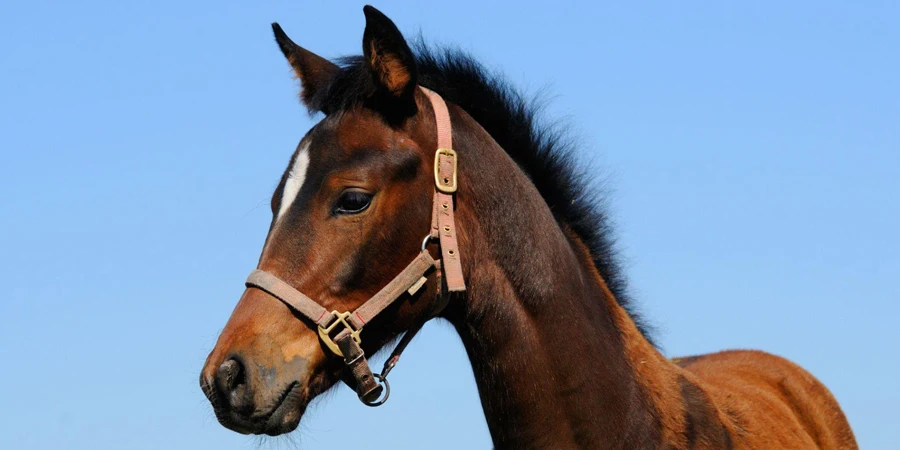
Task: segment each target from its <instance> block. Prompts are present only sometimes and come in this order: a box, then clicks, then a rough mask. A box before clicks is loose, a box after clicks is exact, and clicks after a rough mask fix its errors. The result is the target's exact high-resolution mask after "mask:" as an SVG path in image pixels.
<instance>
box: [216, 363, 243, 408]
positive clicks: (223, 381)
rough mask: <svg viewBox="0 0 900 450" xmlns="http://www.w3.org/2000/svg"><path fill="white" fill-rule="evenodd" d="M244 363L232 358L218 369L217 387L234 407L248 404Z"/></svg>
mask: <svg viewBox="0 0 900 450" xmlns="http://www.w3.org/2000/svg"><path fill="white" fill-rule="evenodd" d="M246 372H247V371H246V370H245V369H244V365H243V364H241V362H240V361H238V360H236V359H234V358H231V359H228V360H227V361H225V362H223V363H222V365H220V366H219V369H218V370H216V388H218V390H219V392H221V393H222V394H224V397H225V398H226V399H227V400H228V404H229V405H231V407H232V408H235V409H241V407H242V406H246V405H245V403H247V402H246V397H247V375H246Z"/></svg>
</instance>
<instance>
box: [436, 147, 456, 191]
mask: <svg viewBox="0 0 900 450" xmlns="http://www.w3.org/2000/svg"><path fill="white" fill-rule="evenodd" d="M441 155H444V156H447V157H449V158H451V159H452V161H453V174H452V175H451V176H450V177H442V176H441ZM434 185H435V186H437V190H439V191H441V192H443V193H445V194H452V193H454V192H456V152H455V151H453V149H452V148H439V149H437V151H436V152H434Z"/></svg>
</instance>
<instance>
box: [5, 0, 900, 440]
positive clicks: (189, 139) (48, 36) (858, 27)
mask: <svg viewBox="0 0 900 450" xmlns="http://www.w3.org/2000/svg"><path fill="white" fill-rule="evenodd" d="M314 3H315V4H314ZM641 3H642V4H641V5H637V4H635V3H634V2H602V1H601V2H598V1H587V2H577V3H569V2H553V3H552V5H553V6H552V7H548V6H546V4H543V3H538V2H530V1H525V2H487V1H484V0H479V1H468V0H454V1H452V2H451V1H445V2H431V4H429V5H428V6H423V5H422V4H421V3H419V2H417V3H413V2H409V3H403V2H397V1H386V2H382V3H377V4H375V6H376V7H378V8H379V9H381V10H382V11H383V12H385V13H386V14H387V15H388V16H389V17H391V18H392V19H394V20H395V22H396V23H397V24H398V26H399V27H400V29H401V30H402V31H404V32H405V33H406V34H407V36H410V35H414V34H415V33H417V32H418V31H419V30H421V32H422V33H423V34H424V35H425V36H426V37H427V38H432V39H433V40H436V41H438V42H443V43H454V44H458V45H459V46H461V47H462V48H463V49H466V50H469V51H471V52H473V53H474V54H475V55H477V56H478V57H479V58H480V59H481V60H482V61H484V62H485V63H487V64H488V65H489V66H490V67H492V68H495V69H497V70H502V71H504V72H505V73H507V74H508V76H509V77H510V78H511V79H512V80H513V81H514V82H515V83H517V84H518V85H520V86H522V87H525V88H527V89H528V90H529V91H531V92H535V91H537V90H540V89H542V88H546V90H547V92H548V93H550V95H551V98H552V102H551V103H550V106H549V107H548V109H547V117H548V118H549V119H551V120H558V121H561V122H562V123H564V124H566V125H567V126H569V127H571V129H572V132H574V133H576V134H577V135H578V136H579V137H580V139H581V141H582V142H583V146H582V147H581V151H580V153H579V156H580V157H581V158H582V159H583V160H584V161H585V162H592V163H594V164H596V165H597V166H599V167H603V171H602V172H601V171H598V172H597V173H598V177H605V178H606V179H607V180H608V184H609V185H610V186H612V187H613V188H614V195H613V197H612V206H613V209H614V213H613V216H614V217H615V218H616V221H617V223H618V228H619V236H620V243H621V247H622V250H623V253H624V254H625V255H626V256H627V258H628V273H629V275H630V279H631V283H632V286H633V288H634V289H633V290H634V296H635V297H636V298H637V299H638V301H639V302H640V303H641V305H642V309H643V310H644V312H645V313H646V315H647V316H648V317H649V318H650V319H651V320H652V322H653V323H655V324H656V325H657V327H658V329H659V332H658V341H659V342H660V343H661V344H662V346H663V348H664V350H665V352H666V354H667V355H670V356H678V355H687V354H696V353H703V352H710V351H715V350H719V349H726V348H759V349H764V350H768V351H770V352H774V353H777V354H780V355H783V356H786V357H788V358H790V359H792V360H794V361H796V362H798V363H800V364H801V365H803V366H804V367H806V368H807V369H809V370H810V371H811V372H812V373H813V374H815V375H816V376H818V377H819V378H820V379H821V380H822V381H824V382H825V384H826V385H827V386H828V387H829V388H830V389H831V390H832V391H833V392H834V394H835V395H836V396H837V398H838V400H839V401H840V402H841V404H842V405H843V407H844V410H845V411H846V413H847V415H848V416H849V419H850V422H851V424H852V425H853V427H854V429H855V431H856V434H857V437H858V439H859V442H860V444H862V447H863V448H866V449H896V448H897V447H896V445H897V444H896V434H897V430H898V426H900V422H898V420H897V404H898V403H900V388H898V385H897V379H898V374H900V360H898V358H897V352H898V350H897V347H898V344H900V325H898V319H900V317H898V316H900V257H898V254H900V237H898V235H900V233H898V230H900V208H898V196H900V177H898V169H900V132H898V129H900V128H898V125H900V84H898V80H900V58H898V54H897V51H898V50H897V48H898V44H900V6H898V4H897V3H896V2H890V1H869V2H834V1H823V0H818V1H805V2H801V1H797V2H781V1H778V2H775V1H765V2H740V3H741V4H740V5H738V4H737V3H738V2H719V1H708V2H707V1H700V2H688V3H685V2H668V1H663V2H654V3H653V4H647V3H646V2H641ZM272 21H279V22H280V23H281V24H282V25H283V26H284V28H285V30H286V31H287V32H288V34H289V35H290V36H291V37H292V38H293V39H294V40H295V41H297V42H298V43H299V44H300V45H303V46H305V47H307V48H309V49H311V50H313V51H315V52H318V53H320V54H321V55H324V56H328V57H335V56H340V55H344V54H349V53H353V54H355V53H359V52H360V43H361V39H362V31H363V27H364V17H363V14H362V3H359V4H357V3H353V2H301V1H283V2H221V1H220V2H181V1H177V2H176V1H169V0H155V1H134V2H132V1H127V2H126V1H79V2H47V1H39V0H32V1H28V2H25V1H6V2H3V3H2V6H0V41H2V42H3V45H2V50H0V138H2V146H0V152H2V159H0V202H2V208H0V282H2V286H3V294H2V300H0V361H2V363H0V448H5V449H20V448H35V449H160V448H167V449H195V448H222V449H246V448H257V447H259V446H260V445H261V446H262V448H284V447H290V446H292V445H299V446H300V447H301V448H308V449H326V448H329V449H333V448H337V447H335V442H344V441H345V440H346V439H347V438H346V437H345V434H344V430H345V429H346V428H345V427H346V426H347V424H352V425H353V427H354V430H355V431H356V432H357V434H356V436H366V438H365V442H366V446H368V445H369V444H371V447H372V448H391V449H418V448H435V449H456V448H489V447H490V439H489V435H488V432H487V427H486V425H485V423H484V419H483V415H482V412H481V408H480V404H479V401H478V397H477V393H476V391H475V385H474V380H473V377H472V374H471V370H470V368H469V366H468V362H467V360H466V357H465V355H464V353H463V349H462V345H461V343H460V342H459V340H458V338H457V337H456V336H455V335H454V334H453V332H452V331H451V329H450V327H449V326H447V325H446V324H440V323H438V324H432V325H430V326H429V327H427V328H426V330H425V332H424V333H423V334H422V335H421V336H420V337H419V338H417V339H416V341H414V342H413V344H412V345H411V346H410V348H409V350H408V351H407V353H406V354H405V355H404V359H403V362H402V364H401V366H399V367H398V368H397V369H396V370H395V371H394V372H393V373H392V374H391V377H392V379H393V380H392V381H393V388H394V389H393V394H392V397H391V401H390V402H388V403H387V405H385V406H384V407H382V408H378V409H371V408H367V407H365V406H363V405H361V404H359V403H358V402H357V400H356V399H355V397H354V395H353V394H352V393H351V392H350V391H349V389H347V388H346V387H344V386H340V387H338V388H337V389H335V391H334V392H333V393H332V394H330V395H327V396H325V398H323V399H320V400H319V401H317V402H316V403H315V404H314V406H313V407H312V408H311V411H310V412H309V413H308V414H307V416H306V417H305V418H304V419H303V422H302V423H301V426H300V429H299V431H297V432H295V433H294V434H293V435H292V437H290V438H287V439H267V440H259V439H256V438H251V437H246V436H242V435H238V434H236V433H234V432H232V431H229V430H226V429H225V428H223V427H222V426H220V425H219V424H218V423H217V422H216V420H215V418H214V417H213V414H212V412H211V409H210V407H209V405H208V403H207V401H206V399H205V398H204V397H203V395H202V393H201V392H200V388H199V387H198V383H197V379H198V375H199V371H200V369H201V366H202V364H203V362H204V359H205V357H206V355H207V353H208V352H209V350H210V349H211V348H212V346H213V345H214V343H215V339H216V337H217V335H218V332H219V330H220V329H221V328H222V326H224V324H225V322H226V320H227V319H228V316H229V315H230V313H231V310H232V308H233V306H234V304H235V303H236V301H237V299H238V297H239V295H240V294H241V292H242V290H243V280H244V278H245V276H246V275H247V273H248V272H249V271H250V270H251V269H253V268H254V266H255V264H256V261H257V257H258V255H259V252H260V250H261V246H262V242H263V239H264V237H265V233H266V230H267V226H268V223H269V220H270V212H269V208H268V205H267V202H268V199H269V196H270V194H271V192H272V190H273V189H274V187H275V186H276V184H277V182H278V179H279V177H280V176H281V173H282V171H283V170H284V168H285V166H286V165H287V162H288V160H289V158H290V155H291V153H292V151H293V150H294V148H295V146H296V144H297V142H298V141H299V139H300V138H301V137H302V136H303V134H304V133H305V132H306V130H307V129H308V128H309V127H310V126H311V125H312V124H313V123H314V121H315V120H318V117H314V118H310V117H309V116H308V115H307V114H306V112H305V111H304V110H303V108H302V107H301V106H300V104H299V103H298V101H297V98H296V89H297V86H296V82H295V81H293V80H292V79H291V77H290V72H289V69H288V66H287V64H286V63H285V61H284V58H283V57H282V56H281V54H280V53H279V51H278V49H277V47H276V45H275V43H274V41H273V39H272V37H271V31H270V28H269V23H270V22H272ZM601 173H602V175H601ZM375 364H376V365H375V367H377V366H378V365H379V364H380V363H379V362H377V361H376V363H375ZM438 380H440V381H438ZM434 386H441V389H440V390H439V391H438V390H434V389H433V387H434ZM353 439H354V440H355V439H358V437H353Z"/></svg>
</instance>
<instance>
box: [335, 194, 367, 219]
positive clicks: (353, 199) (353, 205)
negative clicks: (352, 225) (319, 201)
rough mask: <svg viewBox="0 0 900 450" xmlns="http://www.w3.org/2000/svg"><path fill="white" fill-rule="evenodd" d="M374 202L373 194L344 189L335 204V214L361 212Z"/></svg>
mask: <svg viewBox="0 0 900 450" xmlns="http://www.w3.org/2000/svg"><path fill="white" fill-rule="evenodd" d="M370 203H372V194H369V193H368V192H362V191H344V192H343V193H342V194H341V197H340V198H338V201H337V204H335V205H334V213H335V214H359V213H361V212H363V211H365V210H366V208H368V207H369V204H370Z"/></svg>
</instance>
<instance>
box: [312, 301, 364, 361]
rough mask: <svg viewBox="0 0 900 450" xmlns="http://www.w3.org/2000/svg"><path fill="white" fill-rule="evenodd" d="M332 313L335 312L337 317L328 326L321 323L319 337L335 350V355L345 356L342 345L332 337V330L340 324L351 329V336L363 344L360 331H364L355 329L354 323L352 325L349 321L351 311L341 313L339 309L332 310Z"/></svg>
mask: <svg viewBox="0 0 900 450" xmlns="http://www.w3.org/2000/svg"><path fill="white" fill-rule="evenodd" d="M331 314H334V317H335V319H334V320H333V321H332V322H331V324H329V325H328V326H327V327H322V326H321V325H319V338H321V339H322V342H323V343H324V344H325V346H326V347H328V349H329V350H331V351H332V352H334V354H335V355H338V356H340V357H342V358H343V357H344V354H343V353H341V349H340V347H338V345H337V343H336V342H334V339H332V338H331V332H332V331H334V329H335V328H336V327H337V326H338V325H339V324H340V325H343V326H344V327H345V328H347V329H348V330H350V337H351V338H353V340H354V341H356V343H357V344H360V345H362V340H361V339H360V338H359V333H361V332H362V329H359V330H354V329H353V325H350V322H348V321H347V318H348V317H350V312H349V311H347V312H342V313H339V312H337V311H332V312H331Z"/></svg>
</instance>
